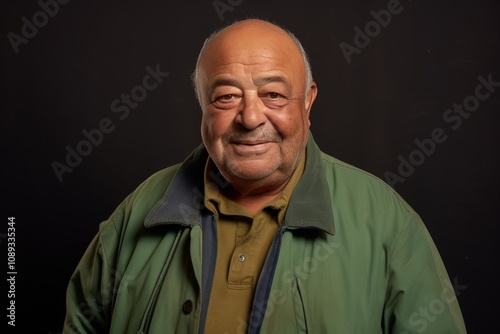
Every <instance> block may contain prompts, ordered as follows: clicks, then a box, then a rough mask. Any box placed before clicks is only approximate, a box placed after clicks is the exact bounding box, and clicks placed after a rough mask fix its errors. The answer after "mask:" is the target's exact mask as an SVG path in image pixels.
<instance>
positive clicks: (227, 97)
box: [217, 94, 234, 101]
mask: <svg viewBox="0 0 500 334" xmlns="http://www.w3.org/2000/svg"><path fill="white" fill-rule="evenodd" d="M233 97H234V95H233V94H226V95H222V96H221V97H219V98H217V100H219V101H230V100H231V99H232V98H233Z"/></svg>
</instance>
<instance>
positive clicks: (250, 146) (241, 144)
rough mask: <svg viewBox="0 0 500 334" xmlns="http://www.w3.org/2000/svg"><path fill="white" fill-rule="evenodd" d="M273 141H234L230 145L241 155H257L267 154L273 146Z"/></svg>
mask: <svg viewBox="0 0 500 334" xmlns="http://www.w3.org/2000/svg"><path fill="white" fill-rule="evenodd" d="M275 143H276V142H275V141H273V140H267V139H266V140H233V141H230V142H229V144H230V145H231V146H233V148H234V149H235V151H236V153H238V154H241V155H248V154H251V155H257V154H263V153H266V152H267V151H268V150H269V148H270V146H271V145H272V144H275Z"/></svg>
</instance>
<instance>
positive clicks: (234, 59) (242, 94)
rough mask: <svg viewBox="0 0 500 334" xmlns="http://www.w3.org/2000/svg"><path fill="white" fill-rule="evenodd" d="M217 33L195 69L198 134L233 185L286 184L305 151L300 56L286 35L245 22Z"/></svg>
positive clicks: (311, 93) (306, 105) (307, 102)
mask: <svg viewBox="0 0 500 334" xmlns="http://www.w3.org/2000/svg"><path fill="white" fill-rule="evenodd" d="M226 30H227V31H224V32H222V33H220V35H219V36H217V37H216V38H215V39H214V40H213V41H212V42H211V43H210V44H209V45H208V46H207V47H206V49H205V51H204V53H203V56H202V59H201V61H200V66H199V81H198V85H199V87H200V89H201V94H200V95H201V104H202V110H203V117H202V129H201V130H202V137H203V142H204V144H205V146H206V148H207V150H208V152H209V154H210V156H211V157H212V159H213V161H214V162H215V164H216V165H217V167H218V168H219V170H220V171H221V173H222V174H223V175H224V177H225V178H226V179H228V180H229V182H230V183H231V184H233V185H234V184H240V185H243V186H246V187H251V185H252V184H253V185H262V186H264V187H265V186H270V187H272V186H273V185H278V184H279V183H283V182H286V181H287V180H288V178H289V177H290V176H291V174H292V173H293V171H294V170H295V167H296V166H297V163H298V161H299V158H300V156H301V154H302V153H303V152H304V148H305V144H306V142H307V136H308V130H309V126H310V121H309V111H310V108H311V105H312V102H313V101H314V98H315V96H316V86H315V84H314V83H312V84H311V87H312V88H311V89H308V90H307V91H308V94H306V87H305V85H306V72H305V65H304V62H303V58H302V56H301V54H300V51H299V50H298V48H297V47H296V45H295V43H294V42H293V41H292V40H291V39H290V38H289V37H288V35H287V34H286V33H285V32H283V31H281V30H277V28H276V27H274V26H271V25H269V24H262V23H261V22H257V23H254V24H252V23H248V22H247V23H243V24H240V26H238V27H237V28H229V29H226Z"/></svg>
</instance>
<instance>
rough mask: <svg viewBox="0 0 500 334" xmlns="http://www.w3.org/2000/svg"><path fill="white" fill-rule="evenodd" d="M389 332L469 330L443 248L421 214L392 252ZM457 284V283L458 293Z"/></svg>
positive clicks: (451, 333) (387, 308) (387, 315)
mask: <svg viewBox="0 0 500 334" xmlns="http://www.w3.org/2000/svg"><path fill="white" fill-rule="evenodd" d="M388 274H389V287H388V294H387V299H386V306H385V310H384V319H383V321H384V328H385V331H384V332H385V333H391V334H392V333H394V334H408V333H429V334H430V333H439V334H446V333H449V334H458V333H466V329H465V324H464V321H463V318H462V314H461V311H460V307H459V304H458V300H457V294H458V293H459V292H460V290H459V289H461V290H464V289H465V288H466V286H461V285H457V284H456V283H457V279H458V278H457V279H455V280H453V283H452V282H451V281H450V279H449V276H448V274H447V271H446V268H445V266H444V264H443V262H442V260H441V257H440V255H439V252H438V250H437V248H436V246H435V244H434V242H433V240H432V239H431V236H430V234H429V233H428V231H427V229H426V228H425V225H424V223H423V222H422V221H421V219H420V217H419V216H418V215H417V214H415V213H413V215H412V216H411V217H410V219H409V221H408V223H407V224H406V226H405V227H404V229H403V230H402V231H401V232H400V233H399V236H398V237H397V239H396V241H395V243H394V246H393V248H392V250H391V251H390V254H389V267H388ZM454 284H455V285H457V286H456V288H457V293H456V291H455V287H454Z"/></svg>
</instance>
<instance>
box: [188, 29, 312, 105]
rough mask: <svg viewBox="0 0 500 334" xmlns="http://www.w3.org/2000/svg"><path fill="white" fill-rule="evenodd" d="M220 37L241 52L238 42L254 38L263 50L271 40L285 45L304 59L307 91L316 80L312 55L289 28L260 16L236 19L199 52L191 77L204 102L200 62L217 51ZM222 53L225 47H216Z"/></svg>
mask: <svg viewBox="0 0 500 334" xmlns="http://www.w3.org/2000/svg"><path fill="white" fill-rule="evenodd" d="M217 40H223V41H227V42H228V43H227V45H228V46H229V48H233V51H234V52H238V51H239V49H238V45H237V44H238V42H240V43H242V44H243V46H248V44H247V41H249V40H253V41H255V42H256V45H257V46H259V45H261V46H262V49H264V48H265V46H263V43H264V42H266V41H267V42H271V43H273V40H274V43H275V45H276V43H277V45H285V50H287V51H289V52H291V55H294V56H295V57H300V61H301V63H302V67H303V71H304V76H305V78H304V81H305V87H306V93H307V90H308V87H310V84H311V82H312V80H313V78H312V71H311V65H310V63H309V58H308V56H307V53H306V52H305V50H304V48H303V47H302V44H301V43H300V41H299V40H298V39H297V37H296V36H295V35H294V34H293V33H292V32H290V31H289V30H287V29H284V28H281V27H279V26H278V25H276V24H273V23H270V22H268V21H264V20H259V19H247V20H242V21H238V22H235V23H233V24H231V25H229V26H228V27H225V28H222V29H219V30H217V31H215V32H213V33H212V34H211V35H210V36H209V37H208V38H207V39H206V40H205V42H204V44H203V47H202V48H201V51H200V53H199V55H198V59H197V62H196V67H195V71H194V72H193V75H192V77H191V79H192V83H193V86H194V89H195V93H196V97H197V98H198V100H199V101H200V103H201V95H200V94H201V92H202V90H203V87H202V85H201V83H200V82H199V81H200V79H201V75H200V65H201V64H202V63H203V60H204V55H205V54H206V53H207V51H209V52H213V48H211V46H212V47H213V43H214V42H217ZM216 51H218V52H221V51H223V50H216Z"/></svg>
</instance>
